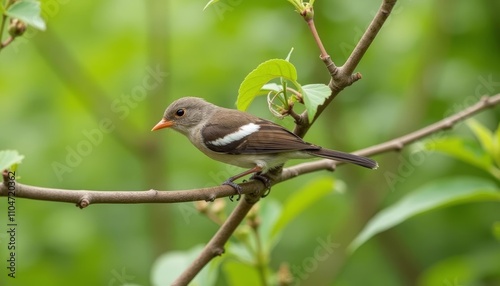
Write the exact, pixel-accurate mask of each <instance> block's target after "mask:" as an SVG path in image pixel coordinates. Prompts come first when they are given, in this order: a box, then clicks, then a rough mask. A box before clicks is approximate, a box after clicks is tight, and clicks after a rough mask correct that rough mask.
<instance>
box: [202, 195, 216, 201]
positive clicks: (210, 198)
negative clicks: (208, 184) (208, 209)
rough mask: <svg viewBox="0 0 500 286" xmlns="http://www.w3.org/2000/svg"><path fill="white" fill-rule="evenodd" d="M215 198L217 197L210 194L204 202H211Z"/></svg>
mask: <svg viewBox="0 0 500 286" xmlns="http://www.w3.org/2000/svg"><path fill="white" fill-rule="evenodd" d="M216 198H217V196H216V195H215V194H214V193H211V194H209V195H208V198H206V199H205V202H213V201H215V199H216Z"/></svg>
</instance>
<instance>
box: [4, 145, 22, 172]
mask: <svg viewBox="0 0 500 286" xmlns="http://www.w3.org/2000/svg"><path fill="white" fill-rule="evenodd" d="M23 159H24V156H23V155H20V154H19V153H18V152H17V151H16V150H2V151H0V171H2V170H5V169H11V170H13V171H15V168H16V166H17V165H18V164H20V163H21V161H22V160H23Z"/></svg>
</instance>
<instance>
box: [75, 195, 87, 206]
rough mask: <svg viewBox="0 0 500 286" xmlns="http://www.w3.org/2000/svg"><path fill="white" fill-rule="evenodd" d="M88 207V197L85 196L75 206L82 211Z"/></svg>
mask: <svg viewBox="0 0 500 286" xmlns="http://www.w3.org/2000/svg"><path fill="white" fill-rule="evenodd" d="M89 205H90V198H89V196H87V195H85V196H83V197H82V198H81V199H80V200H79V201H78V203H76V206H77V207H79V208H80V209H84V208H86V207H88V206H89Z"/></svg>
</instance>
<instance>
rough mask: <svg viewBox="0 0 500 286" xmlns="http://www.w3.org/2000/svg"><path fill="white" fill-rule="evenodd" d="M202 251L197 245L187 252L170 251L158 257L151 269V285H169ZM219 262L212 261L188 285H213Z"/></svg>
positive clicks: (219, 260) (217, 260)
mask: <svg viewBox="0 0 500 286" xmlns="http://www.w3.org/2000/svg"><path fill="white" fill-rule="evenodd" d="M202 250H203V245H198V246H195V247H193V248H191V249H190V250H187V251H171V252H168V253H166V254H163V255H162V256H160V257H159V258H158V259H157V260H156V261H155V263H154V264H153V267H152V269H151V280H152V283H153V285H171V284H172V282H174V280H175V279H176V278H177V276H178V275H179V273H182V271H184V270H186V269H187V268H188V267H189V265H190V264H191V263H192V262H193V261H194V260H195V259H196V258H197V257H198V255H199V254H200V253H201V251H202ZM221 261H222V260H221V259H214V260H212V261H211V262H210V263H209V264H208V265H207V267H205V268H203V270H201V272H200V273H199V274H198V275H197V276H196V278H195V279H194V280H193V282H192V283H191V284H189V285H215V282H216V281H217V274H218V273H219V271H218V268H219V265H220V263H221Z"/></svg>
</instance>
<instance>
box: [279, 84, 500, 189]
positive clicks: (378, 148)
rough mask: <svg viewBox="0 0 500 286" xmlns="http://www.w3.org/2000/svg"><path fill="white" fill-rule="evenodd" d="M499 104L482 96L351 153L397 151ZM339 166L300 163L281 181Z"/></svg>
mask: <svg viewBox="0 0 500 286" xmlns="http://www.w3.org/2000/svg"><path fill="white" fill-rule="evenodd" d="M499 104H500V94H496V95H493V96H483V97H481V99H480V100H479V101H478V102H477V103H476V104H474V105H471V106H469V107H467V108H466V109H464V110H462V111H460V112H458V113H456V114H454V115H451V116H449V117H446V118H444V119H442V120H440V121H438V122H436V123H433V124H431V125H428V126H426V127H424V128H422V129H419V130H417V131H414V132H412V133H409V134H406V135H403V136H401V137H398V138H395V139H392V140H390V141H387V142H384V143H381V144H378V145H374V146H371V147H368V148H365V149H361V150H358V151H356V152H353V154H356V155H360V156H374V155H377V154H382V153H386V152H389V151H399V150H401V149H403V148H404V147H406V146H407V145H408V144H410V143H413V142H415V141H417V140H419V139H422V138H424V137H426V136H429V135H431V134H434V133H436V132H439V131H441V130H446V129H450V128H451V127H453V126H454V125H455V124H457V122H459V121H462V120H464V119H466V118H468V117H470V116H472V115H473V114H476V113H478V112H481V111H483V110H485V109H487V108H492V107H494V106H496V105H499ZM341 164H343V163H342V162H335V161H331V160H327V159H323V160H319V161H314V162H308V163H302V164H298V165H295V166H293V167H289V168H285V169H283V173H282V174H281V179H283V180H288V179H289V178H290V177H296V176H300V175H303V174H306V173H310V172H315V171H317V170H323V169H326V170H331V169H335V167H336V166H339V165H341Z"/></svg>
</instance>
